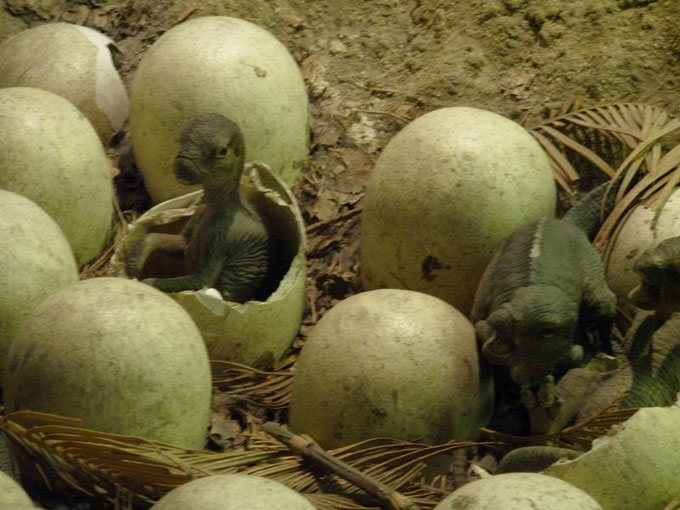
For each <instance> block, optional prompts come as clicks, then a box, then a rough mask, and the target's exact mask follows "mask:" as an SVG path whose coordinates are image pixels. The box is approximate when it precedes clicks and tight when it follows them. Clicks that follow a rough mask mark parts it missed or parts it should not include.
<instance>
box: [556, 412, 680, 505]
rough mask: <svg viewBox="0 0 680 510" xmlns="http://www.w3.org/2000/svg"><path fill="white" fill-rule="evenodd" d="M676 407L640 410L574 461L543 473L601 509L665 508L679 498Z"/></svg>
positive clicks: (678, 419)
mask: <svg viewBox="0 0 680 510" xmlns="http://www.w3.org/2000/svg"><path fill="white" fill-rule="evenodd" d="M679 429H680V409H679V408H677V407H667V408H662V407H647V408H643V409H640V410H639V411H638V412H637V413H635V415H633V416H632V417H631V418H629V419H628V421H626V422H625V423H623V424H622V425H621V426H619V428H618V429H617V430H616V433H615V434H610V435H606V436H602V437H601V438H599V439H596V440H595V441H594V442H593V447H592V449H591V450H590V451H588V452H586V453H584V454H583V455H581V456H579V457H578V458H576V459H574V460H569V461H558V462H556V463H555V464H553V465H552V466H550V467H549V468H548V469H546V470H545V471H544V473H545V474H547V475H550V476H554V477H556V478H560V479H562V480H564V481H566V482H568V483H570V484H572V485H575V486H576V487H579V488H581V489H582V490H584V491H586V492H587V493H588V494H590V495H591V496H592V497H593V498H595V499H596V500H597V501H598V502H599V503H600V504H601V505H602V507H603V508H671V506H666V505H667V504H668V503H670V501H671V500H672V499H673V498H675V497H676V496H678V495H679V494H680V478H679V477H678V473H680V453H678V452H680V435H678V430H679Z"/></svg>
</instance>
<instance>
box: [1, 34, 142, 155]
mask: <svg viewBox="0 0 680 510" xmlns="http://www.w3.org/2000/svg"><path fill="white" fill-rule="evenodd" d="M111 46H114V43H113V41H112V40H111V39H109V38H108V37H106V36H105V35H104V34H102V33H100V32H97V31H96V30H93V29H91V28H87V27H83V26H80V25H73V24H71V23H45V24H43V25H38V26H35V27H33V28H30V29H28V30H24V31H23V32H20V33H19V34H17V35H15V36H14V37H11V38H10V39H8V40H7V41H5V42H3V43H2V44H0V87H35V88H39V89H43V90H48V91H50V92H53V93H55V94H58V95H60V96H62V97H64V98H66V99H68V100H69V101H70V102H71V103H73V104H74V105H75V106H76V107H77V108H78V109H80V111H81V112H83V114H84V115H85V116H86V117H87V118H88V120H89V121H90V122H91V123H92V125H93V126H94V128H95V129H96V131H97V133H98V134H99V136H100V138H101V140H102V142H103V143H104V144H108V143H109V141H110V139H111V136H112V135H113V134H114V133H115V132H117V131H118V130H120V129H121V128H122V127H123V124H124V123H125V120H126V119H127V116H128V109H129V103H130V101H129V99H128V96H127V92H126V90H125V86H124V85H123V81H122V80H121V78H120V75H119V74H118V71H117V70H116V67H115V66H114V63H113V59H112V56H111V49H110V47H111ZM115 51H117V50H115Z"/></svg>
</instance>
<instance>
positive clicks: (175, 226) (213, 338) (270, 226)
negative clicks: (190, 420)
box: [111, 163, 306, 367]
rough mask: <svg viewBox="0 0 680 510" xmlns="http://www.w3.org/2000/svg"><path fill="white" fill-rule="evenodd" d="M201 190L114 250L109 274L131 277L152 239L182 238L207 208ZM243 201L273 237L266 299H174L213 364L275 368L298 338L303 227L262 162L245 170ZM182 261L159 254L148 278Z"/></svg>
mask: <svg viewBox="0 0 680 510" xmlns="http://www.w3.org/2000/svg"><path fill="white" fill-rule="evenodd" d="M202 196H203V191H202V190H199V191H194V192H191V193H188V194H186V195H182V196H180V197H176V198H172V199H170V200H167V201H165V202H162V203H160V204H158V205H156V206H154V207H152V208H151V209H149V210H148V211H147V212H146V213H145V214H143V215H142V216H141V217H140V218H139V219H138V220H137V221H135V222H134V223H133V224H132V225H131V227H130V231H129V232H128V234H127V236H125V237H124V238H123V239H122V240H121V241H120V242H119V243H118V245H117V246H116V250H115V254H114V256H113V259H112V261H111V272H112V274H114V275H116V276H124V277H127V275H126V273H125V259H126V257H127V254H128V253H129V252H130V250H131V248H132V247H133V246H134V245H135V244H136V243H137V242H138V241H140V240H141V239H142V238H143V237H144V236H145V235H146V234H148V233H152V232H163V233H173V234H177V233H180V232H181V230H182V228H183V227H184V225H185V224H186V222H187V221H188V220H189V218H190V217H191V216H192V215H193V214H194V212H195V211H196V209H197V208H198V207H199V205H200V204H201V199H202ZM241 196H242V198H243V200H244V201H246V202H247V203H248V204H249V205H251V206H252V207H253V208H254V209H255V210H256V211H257V212H258V213H259V214H260V216H261V217H262V219H263V221H264V223H265V226H266V227H267V230H268V232H269V235H270V236H271V237H272V240H273V243H274V246H276V250H275V252H274V264H273V265H274V270H273V271H271V274H270V275H269V277H268V278H269V281H268V292H267V295H268V297H267V298H266V299H264V300H262V301H260V300H251V301H247V302H245V303H235V302H231V301H225V300H224V299H223V298H222V296H221V295H220V293H219V292H218V291H217V290H216V289H212V288H206V289H200V290H190V291H182V292H174V293H170V294H169V295H170V296H172V297H173V299H175V301H177V302H178V303H179V304H180V305H182V306H183V307H184V309H185V310H186V311H187V312H189V315H191V317H192V318H193V320H194V322H195V323H196V325H197V326H198V329H199V330H200V332H201V335H202V336H203V339H204V341H205V344H206V347H207V349H208V354H209V356H210V358H211V359H215V360H226V361H232V362H236V363H241V364H244V365H249V366H257V367H269V366H271V365H272V364H273V362H275V361H277V360H278V359H279V358H281V356H282V355H283V353H284V352H285V351H286V350H287V349H288V347H289V346H290V345H291V343H292V341H293V340H294V339H295V337H296V335H297V332H298V329H299V327H300V323H301V322H302V313H303V310H304V297H305V294H304V292H305V280H306V275H305V253H304V251H305V228H304V224H303V220H302V215H301V213H300V210H299V208H298V205H297V201H296V200H295V197H294V196H293V195H292V193H291V192H290V190H289V189H288V187H287V186H286V185H285V184H284V183H283V182H282V181H281V180H280V179H279V178H278V177H277V176H275V175H274V174H273V173H272V172H271V170H269V167H267V166H266V165H264V164H261V163H247V164H246V167H245V170H244V172H243V178H242V180H241ZM183 271H184V263H183V257H182V255H181V254H173V253H167V252H165V253H163V252H160V253H155V254H154V255H152V256H151V257H150V258H149V259H148V260H147V262H146V264H145V266H144V268H143V277H144V278H152V277H173V276H180V275H181V274H182V272H183Z"/></svg>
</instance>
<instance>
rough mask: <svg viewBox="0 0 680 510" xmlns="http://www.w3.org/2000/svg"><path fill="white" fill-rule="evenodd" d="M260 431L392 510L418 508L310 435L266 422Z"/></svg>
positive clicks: (414, 509)
mask: <svg viewBox="0 0 680 510" xmlns="http://www.w3.org/2000/svg"><path fill="white" fill-rule="evenodd" d="M262 430H264V431H265V432H266V433H267V434H269V435H270V436H272V437H274V438H275V439H276V440H278V441H280V442H281V443H283V444H285V445H286V446H287V447H288V448H289V449H290V450H291V451H292V452H293V453H295V454H296V455H300V456H301V457H304V458H305V459H308V460H310V461H312V462H314V463H315V464H317V465H319V466H321V467H323V468H325V469H327V470H329V471H331V472H333V473H335V474H337V475H338V476H340V477H342V478H343V479H345V480H347V481H348V482H350V483H351V484H353V485H355V486H357V487H359V488H360V489H363V490H365V491H366V492H368V493H369V494H372V495H374V496H376V497H377V498H379V499H380V500H381V501H383V502H385V503H386V504H388V505H389V508H391V509H393V510H419V507H418V505H416V504H415V503H413V502H412V501H411V500H410V499H409V498H407V497H406V496H404V495H403V494H400V493H399V492H397V491H395V490H394V489H391V488H390V487H388V486H387V485H385V484H383V483H380V482H378V481H377V480H375V479H374V478H372V477H370V476H368V475H366V474H364V473H362V472H361V471H359V470H358V469H355V468H353V467H352V466H350V465H349V464H346V463H345V462H343V461H341V460H339V459H337V458H335V457H333V456H332V455H330V454H329V453H327V452H326V451H324V450H323V448H321V447H320V446H319V445H318V444H317V443H316V442H315V441H314V440H313V439H312V438H311V437H309V436H299V435H296V434H293V433H292V432H290V431H289V430H287V429H285V428H283V427H282V426H281V425H279V424H278V423H274V422H267V423H265V424H264V425H262Z"/></svg>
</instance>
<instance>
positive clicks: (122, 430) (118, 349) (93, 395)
mask: <svg viewBox="0 0 680 510" xmlns="http://www.w3.org/2000/svg"><path fill="white" fill-rule="evenodd" d="M7 360H8V363H7V369H6V370H5V378H4V403H5V410H6V412H8V413H9V412H12V411H17V410H19V409H31V410H34V411H42V412H47V413H54V414H59V415H63V416H70V417H74V418H80V419H82V420H83V426H84V427H85V428H91V429H95V430H100V431H103V432H109V433H114V434H125V435H132V436H139V437H143V438H147V439H153V440H157V441H163V442H166V443H170V444H174V445H177V446H180V447H184V448H193V449H200V448H202V447H203V444H204V442H205V434H206V429H207V425H208V411H209V408H210V399H211V393H212V387H211V376H210V366H209V362H208V355H207V352H206V349H205V345H204V344H203V339H202V338H201V335H200V333H199V332H198V329H197V328H196V326H195V325H194V323H193V322H192V320H191V318H190V317H189V315H188V314H187V313H186V312H185V311H184V309H183V308H182V307H181V306H179V305H178V304H177V303H175V302H174V301H173V300H172V299H171V298H169V297H168V296H166V295H165V294H163V293H162V292H160V291H158V290H156V289H154V288H152V287H150V286H148V285H145V284H143V283H139V282H134V281H130V280H125V279H122V278H92V279H90V280H83V281H81V282H79V283H77V284H75V285H71V286H69V287H66V288H63V289H61V290H60V291H58V292H56V293H55V294H52V295H51V296H50V297H49V298H47V299H46V300H45V301H43V302H42V303H41V304H40V305H38V307H37V308H35V309H34V310H33V313H31V315H30V316H29V317H28V318H27V319H26V320H25V321H24V323H23V325H22V327H21V329H20V330H19V333H18V334H17V336H16V337H15V339H14V342H12V345H11V346H10V349H9V353H8V355H7Z"/></svg>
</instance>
